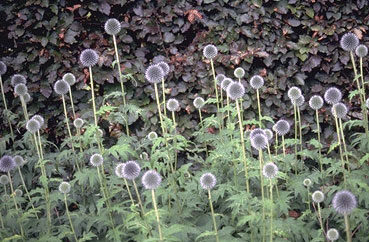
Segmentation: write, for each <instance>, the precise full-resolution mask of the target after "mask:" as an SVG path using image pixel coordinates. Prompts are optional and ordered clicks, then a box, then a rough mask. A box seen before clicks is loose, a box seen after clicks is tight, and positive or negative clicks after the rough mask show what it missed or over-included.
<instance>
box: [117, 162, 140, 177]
mask: <svg viewBox="0 0 369 242" xmlns="http://www.w3.org/2000/svg"><path fill="white" fill-rule="evenodd" d="M140 172H141V167H140V165H139V164H138V163H137V162H136V161H133V160H130V161H127V162H126V163H125V165H124V166H123V167H122V175H123V177H124V178H126V179H128V180H133V179H136V178H137V177H138V176H139V175H140Z"/></svg>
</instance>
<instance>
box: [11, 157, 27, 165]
mask: <svg viewBox="0 0 369 242" xmlns="http://www.w3.org/2000/svg"><path fill="white" fill-rule="evenodd" d="M13 159H14V162H15V164H16V166H17V167H21V166H23V165H24V164H25V163H26V162H25V161H24V159H23V157H22V156H20V155H15V156H14V157H13Z"/></svg>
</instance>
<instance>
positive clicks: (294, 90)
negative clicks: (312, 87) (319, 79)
mask: <svg viewBox="0 0 369 242" xmlns="http://www.w3.org/2000/svg"><path fill="white" fill-rule="evenodd" d="M301 95H302V93H301V89H300V88H298V87H291V88H290V89H288V92H287V96H288V98H289V99H290V100H296V99H298V98H299V97H300V96H301Z"/></svg>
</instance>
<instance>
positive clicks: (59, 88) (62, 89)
mask: <svg viewBox="0 0 369 242" xmlns="http://www.w3.org/2000/svg"><path fill="white" fill-rule="evenodd" d="M69 88H70V87H69V84H68V82H66V81H64V80H58V81H56V82H55V84H54V91H55V92H56V93H57V94H59V95H64V94H66V93H67V92H68V91H69Z"/></svg>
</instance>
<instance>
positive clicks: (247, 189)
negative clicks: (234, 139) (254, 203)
mask: <svg viewBox="0 0 369 242" xmlns="http://www.w3.org/2000/svg"><path fill="white" fill-rule="evenodd" d="M235 101H236V108H237V115H238V123H239V127H240V136H241V149H242V161H243V164H244V168H245V179H246V191H247V192H250V187H249V176H248V169H247V161H246V149H245V139H244V137H243V125H242V118H241V113H240V106H239V105H238V101H237V99H236V100H235Z"/></svg>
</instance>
